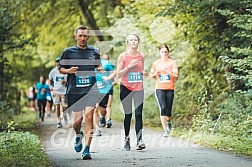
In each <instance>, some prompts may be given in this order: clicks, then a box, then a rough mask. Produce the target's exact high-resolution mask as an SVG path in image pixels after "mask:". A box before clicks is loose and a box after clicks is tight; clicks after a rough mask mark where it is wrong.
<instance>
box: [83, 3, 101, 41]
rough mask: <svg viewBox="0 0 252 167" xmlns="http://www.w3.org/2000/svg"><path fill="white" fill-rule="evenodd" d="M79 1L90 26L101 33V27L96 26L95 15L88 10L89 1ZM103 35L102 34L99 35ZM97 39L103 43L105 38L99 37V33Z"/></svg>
mask: <svg viewBox="0 0 252 167" xmlns="http://www.w3.org/2000/svg"><path fill="white" fill-rule="evenodd" d="M78 1H79V5H80V8H81V11H82V14H83V16H84V17H85V18H86V20H87V23H88V25H89V26H90V27H91V28H92V30H97V31H99V27H98V26H97V24H96V20H95V18H94V15H93V14H92V11H91V10H90V9H89V8H88V3H89V1H88V0H78ZM99 34H101V33H99ZM96 38H97V39H98V40H99V41H103V36H100V35H98V33H96Z"/></svg>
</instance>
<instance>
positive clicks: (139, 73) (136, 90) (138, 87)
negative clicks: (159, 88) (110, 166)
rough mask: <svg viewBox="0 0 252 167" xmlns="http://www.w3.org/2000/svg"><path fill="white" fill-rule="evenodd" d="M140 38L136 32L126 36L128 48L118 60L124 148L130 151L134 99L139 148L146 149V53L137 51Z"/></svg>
mask: <svg viewBox="0 0 252 167" xmlns="http://www.w3.org/2000/svg"><path fill="white" fill-rule="evenodd" d="M139 42H140V38H139V36H138V35H136V34H130V35H129V36H128V37H127V38H126V44H127V49H126V51H125V52H123V53H121V54H120V55H119V58H118V62H117V75H118V77H119V78H122V79H121V85H120V100H121V102H122V105H123V109H124V114H125V117H124V131H125V141H124V148H125V149H126V150H127V151H129V150H130V149H131V146H130V136H129V132H130V124H131V118H132V100H133V101H134V107H135V130H136V136H137V150H142V149H145V144H144V143H143V141H142V129H143V120H142V111H143V99H144V90H143V76H146V72H145V71H144V55H143V53H141V52H139V51H137V49H138V45H139Z"/></svg>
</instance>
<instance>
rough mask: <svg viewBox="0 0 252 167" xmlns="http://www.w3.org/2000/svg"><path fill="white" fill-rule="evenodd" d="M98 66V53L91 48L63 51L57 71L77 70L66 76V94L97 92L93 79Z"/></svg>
mask: <svg viewBox="0 0 252 167" xmlns="http://www.w3.org/2000/svg"><path fill="white" fill-rule="evenodd" d="M98 65H101V62H100V55H99V51H98V49H97V48H94V47H93V46H88V47H87V48H86V49H80V48H78V47H77V46H72V47H70V48H67V49H65V50H64V52H63V53H62V55H61V59H60V66H59V69H60V68H62V67H63V68H66V69H69V68H71V67H76V66H77V67H78V68H79V69H78V71H77V73H76V74H68V75H67V91H66V94H84V93H88V92H89V91H90V90H91V89H92V91H97V92H98V88H97V85H96V78H95V68H96V67H97V66H98Z"/></svg>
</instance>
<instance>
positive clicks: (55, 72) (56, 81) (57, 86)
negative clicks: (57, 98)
mask: <svg viewBox="0 0 252 167" xmlns="http://www.w3.org/2000/svg"><path fill="white" fill-rule="evenodd" d="M49 80H52V81H53V92H54V93H57V94H60V95H64V94H66V85H65V84H64V85H63V84H62V80H65V81H66V80H67V75H66V74H61V73H60V72H59V69H58V68H57V67H55V68H53V69H52V70H51V71H50V73H49Z"/></svg>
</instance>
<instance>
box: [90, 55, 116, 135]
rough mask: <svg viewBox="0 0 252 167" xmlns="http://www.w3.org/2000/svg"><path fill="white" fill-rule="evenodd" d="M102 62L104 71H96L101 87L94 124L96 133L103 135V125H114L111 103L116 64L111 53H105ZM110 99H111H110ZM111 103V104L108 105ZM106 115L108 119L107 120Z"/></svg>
mask: <svg viewBox="0 0 252 167" xmlns="http://www.w3.org/2000/svg"><path fill="white" fill-rule="evenodd" d="M101 64H102V67H103V69H104V72H99V71H96V81H97V86H98V89H99V103H97V104H96V108H95V112H94V126H95V129H96V135H97V136H101V128H100V126H101V127H104V126H105V125H107V128H110V127H111V126H112V122H111V103H112V95H113V84H114V77H115V76H116V71H115V70H114V65H113V64H111V63H110V61H109V55H108V54H105V55H103V57H102V59H101ZM109 100H110V101H109ZM108 104H109V106H108ZM98 115H99V116H100V126H99V123H98ZM105 117H106V119H107V120H106V121H105Z"/></svg>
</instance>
